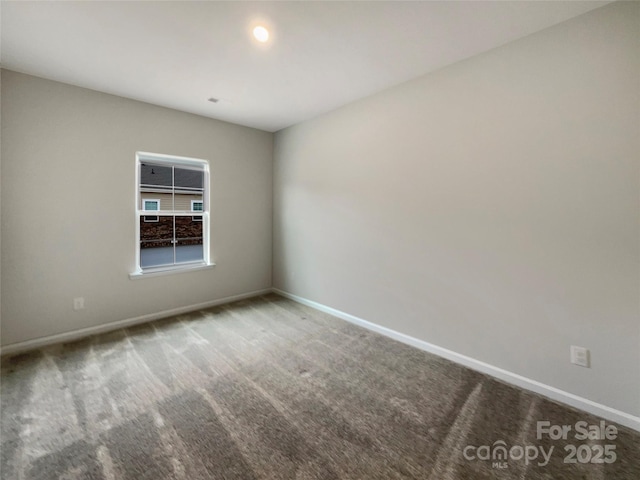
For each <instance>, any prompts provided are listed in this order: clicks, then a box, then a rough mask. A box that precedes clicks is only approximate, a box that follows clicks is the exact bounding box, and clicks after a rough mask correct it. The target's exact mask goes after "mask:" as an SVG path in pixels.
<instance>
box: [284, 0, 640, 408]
mask: <svg viewBox="0 0 640 480" xmlns="http://www.w3.org/2000/svg"><path fill="white" fill-rule="evenodd" d="M639 12H640V4H638V3H635V2H633V3H632V2H620V3H616V4H612V5H610V6H606V7H604V8H601V9H598V10H595V11H593V12H591V13H588V14H586V15H584V16H581V17H577V18H575V19H573V20H571V21H569V22H566V23H564V24H561V25H558V26H556V27H553V28H551V29H548V30H545V31H542V32H540V33H538V34H535V35H531V36H529V37H526V38H524V39H522V40H519V41H517V42H514V43H511V44H508V45H506V46H503V47H501V48H498V49H495V50H492V51H490V52H488V53H486V54H483V55H480V56H477V57H474V58H472V59H469V60H466V61H463V62H460V63H457V64H455V65H452V66H449V67H447V68H445V69H442V70H440V71H438V72H436V73H433V74H430V75H427V76H425V77H422V78H419V79H416V80H415V81H411V82H409V83H406V84H403V85H401V86H398V87H396V88H392V89H390V90H387V91H384V92H382V93H380V94H377V95H374V96H372V97H369V98H367V99H364V100H362V101H359V102H356V103H353V104H350V105H348V106H345V107H343V108H341V109H339V110H337V111H334V112H332V113H329V114H326V115H323V116H321V117H319V118H316V119H314V120H311V121H307V122H305V123H302V124H300V125H297V126H293V127H291V128H288V129H285V130H283V131H281V132H279V133H277V134H276V139H275V152H274V162H275V170H274V179H275V182H274V286H275V287H277V288H280V289H282V290H285V291H287V292H290V293H293V294H296V295H299V296H302V297H305V298H307V299H310V300H313V301H316V302H319V303H322V304H324V305H327V306H330V307H333V308H336V309H338V310H341V311H344V312H347V313H349V314H352V315H355V316H358V317H361V318H363V319H365V320H368V321H371V322H374V323H377V324H379V325H382V326H385V327H388V328H391V329H394V330H397V331H400V332H402V333H405V334H408V335H411V336H414V337H417V338H419V339H423V340H426V341H428V342H430V343H433V344H435V345H438V346H440V347H444V348H447V349H450V350H453V351H455V352H458V353H461V354H464V355H467V356H470V357H473V358H475V359H478V360H481V361H484V362H487V363H489V364H492V365H494V366H497V367H501V368H504V369H506V370H509V371H511V372H515V373H517V374H520V375H523V376H525V377H528V378H531V379H534V380H537V381H540V382H543V383H545V384H548V385H551V386H554V387H557V388H560V389H563V390H565V391H568V392H571V393H574V394H577V395H580V396H583V397H586V398H589V399H591V400H593V401H596V402H599V403H602V404H605V405H608V406H610V407H613V408H616V409H620V410H622V411H625V412H628V413H630V414H633V415H640V400H639V399H640V315H639V314H640V312H639V308H640V307H639V296H638V295H639V291H640V278H639V270H638V266H639V262H640V251H639V245H640V238H639V232H640V223H639V213H640V212H639V202H638V199H639V198H638V192H639V191H640V190H639V187H640V185H639V179H640V175H639V174H640V169H639V163H640V161H639V152H640V128H639V127H640V119H639V112H640V98H639V92H640V90H639V88H638V80H639V79H640V65H639V60H640V48H639V43H638V42H639V38H640V37H639V36H638V25H639V22H640V15H639ZM572 344H573V345H581V346H585V347H588V348H590V349H591V354H592V368H590V369H585V368H582V367H578V366H574V365H571V364H570V363H569V346H570V345H572Z"/></svg>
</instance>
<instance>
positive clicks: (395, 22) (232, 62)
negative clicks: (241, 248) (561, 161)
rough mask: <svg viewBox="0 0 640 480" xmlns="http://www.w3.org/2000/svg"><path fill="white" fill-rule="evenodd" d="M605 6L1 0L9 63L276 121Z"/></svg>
mask: <svg viewBox="0 0 640 480" xmlns="http://www.w3.org/2000/svg"><path fill="white" fill-rule="evenodd" d="M606 3H609V2H607V1H599V2H598V1H595V2H594V1H587V2H583V1H579V0H574V1H531V2H530V1H498V2H489V1H468V2H464V1H460V2H456V1H418V2H415V1H414V2H396V1H391V2H269V1H267V2H238V1H236V2H213V1H211V2H186V1H177V2H160V1H145V2H132V1H129V2H114V1H81V2H59V1H55V2H30V1H17V2H8V1H2V3H1V9H2V10H1V12H0V14H1V26H2V32H1V40H2V47H1V61H2V66H3V67H4V68H8V69H11V70H16V71H19V72H24V73H29V74H32V75H37V76H40V77H45V78H50V79H53V80H58V81H61V82H65V83H69V84H73V85H79V86H82V87H86V88H91V89H94V90H99V91H102V92H107V93H112V94H116V95H120V96H123V97H128V98H133V99H137V100H142V101H145V102H149V103H153V104H157V105H162V106H166V107H170V108H175V109H178V110H183V111H186V112H192V113H196V114H199V115H204V116H207V117H212V118H218V119H222V120H226V121H229V122H233V123H238V124H241V125H247V126H251V127H255V128H259V129H263V130H267V131H276V130H279V129H281V128H284V127H287V126H289V125H292V124H295V123H298V122H300V121H303V120H306V119H309V118H312V117H315V116H317V115H319V114H321V113H324V112H327V111H330V110H333V109H335V108H337V107H339V106H341V105H344V104H346V103H349V102H351V101H354V100H356V99H359V98H362V97H365V96H367V95H370V94H372V93H375V92H377V91H380V90H383V89H385V88H388V87H390V86H392V85H396V84H399V83H402V82H404V81H407V80H409V79H412V78H415V77H418V76H420V75H423V74H425V73H428V72H431V71H433V70H436V69H438V68H441V67H443V66H445V65H448V64H451V63H454V62H457V61H459V60H462V59H464V58H468V57H470V56H473V55H477V54H478V53H481V52H484V51H487V50H489V49H492V48H495V47H497V46H499V45H503V44H505V43H508V42H510V41H513V40H515V39H517V38H520V37H523V36H525V35H529V34H531V33H533V32H536V31H539V30H542V29H544V28H547V27H550V26H552V25H554V24H557V23H560V22H562V21H565V20H567V19H569V18H572V17H575V16H577V15H580V14H582V13H585V12H587V11H589V10H592V9H594V8H598V7H600V6H602V5H604V4H606ZM257 22H262V23H263V24H265V25H267V26H268V27H269V28H270V29H271V34H272V39H271V41H270V42H269V44H268V45H267V46H264V45H258V44H257V43H256V42H255V41H253V40H252V38H251V36H250V30H251V27H252V26H253V25H254V24H256V23H257ZM210 97H216V98H220V99H221V101H220V102H219V103H217V104H213V103H211V102H208V101H207V99H208V98H210Z"/></svg>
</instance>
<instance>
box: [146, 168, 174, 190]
mask: <svg viewBox="0 0 640 480" xmlns="http://www.w3.org/2000/svg"><path fill="white" fill-rule="evenodd" d="M172 185H173V173H172V168H171V167H166V166H163V165H154V164H151V163H146V162H144V163H141V164H140V186H141V190H144V189H145V188H144V186H147V189H148V188H152V189H153V187H154V186H155V187H156V189H160V190H171V186H172Z"/></svg>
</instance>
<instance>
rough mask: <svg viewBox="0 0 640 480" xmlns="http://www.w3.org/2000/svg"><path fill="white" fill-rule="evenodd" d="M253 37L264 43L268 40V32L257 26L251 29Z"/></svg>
mask: <svg viewBox="0 0 640 480" xmlns="http://www.w3.org/2000/svg"><path fill="white" fill-rule="evenodd" d="M253 36H254V37H255V39H256V40H258V41H259V42H261V43H265V42H266V41H267V40H269V30H267V29H266V28H264V27H263V26H262V25H258V26H257V27H256V28H254V29H253Z"/></svg>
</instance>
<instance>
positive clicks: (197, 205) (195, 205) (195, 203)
mask: <svg viewBox="0 0 640 480" xmlns="http://www.w3.org/2000/svg"><path fill="white" fill-rule="evenodd" d="M202 207H203V204H202V202H201V201H199V200H191V210H192V211H194V212H201V211H202ZM191 219H192V220H193V221H194V222H201V221H202V215H194V216H193V217H191Z"/></svg>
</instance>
